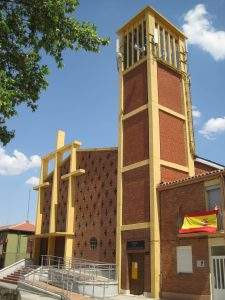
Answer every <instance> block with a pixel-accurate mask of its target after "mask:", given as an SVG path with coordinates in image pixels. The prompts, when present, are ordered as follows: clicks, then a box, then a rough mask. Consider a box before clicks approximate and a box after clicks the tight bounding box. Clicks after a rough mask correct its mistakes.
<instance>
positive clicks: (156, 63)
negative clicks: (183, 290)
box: [117, 7, 194, 298]
mask: <svg viewBox="0 0 225 300" xmlns="http://www.w3.org/2000/svg"><path fill="white" fill-rule="evenodd" d="M118 40H119V42H118V49H117V52H118V61H119V83H120V102H119V141H118V144H119V146H118V147H119V148H118V191H117V266H118V276H119V285H120V291H121V292H124V293H132V294H142V293H144V294H146V295H151V297H154V298H159V293H160V232H159V216H158V215H159V214H158V210H159V206H158V199H157V186H158V184H159V183H160V182H163V181H170V180H176V179H179V178H183V177H186V176H192V175H194V138H193V129H192V114H191V101H190V94H189V77H188V73H187V50H186V37H185V36H184V34H183V33H182V32H181V31H180V30H179V29H178V28H176V27H175V26H174V25H173V24H171V23H170V22H169V21H168V20H167V19H166V18H164V17H162V16H161V15H160V14H159V13H158V12H156V11H155V10H154V9H153V8H151V7H146V8H145V9H143V10H142V11H141V12H139V13H138V14H137V15H136V16H135V17H134V18H132V19H131V20H130V21H129V22H127V23H126V24H125V25H124V26H123V27H122V28H121V29H119V31H118Z"/></svg>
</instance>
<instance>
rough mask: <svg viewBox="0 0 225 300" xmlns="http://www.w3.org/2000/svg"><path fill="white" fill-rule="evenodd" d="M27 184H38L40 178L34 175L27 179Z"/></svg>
mask: <svg viewBox="0 0 225 300" xmlns="http://www.w3.org/2000/svg"><path fill="white" fill-rule="evenodd" d="M26 183H27V184H29V185H32V186H36V185H38V184H39V178H38V177H35V176H32V177H30V178H28V179H27V181H26Z"/></svg>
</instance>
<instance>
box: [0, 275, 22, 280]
mask: <svg viewBox="0 0 225 300" xmlns="http://www.w3.org/2000/svg"><path fill="white" fill-rule="evenodd" d="M22 278H24V276H23V277H22V276H13V275H8V276H6V277H4V278H3V279H10V280H11V279H12V280H20V279H22Z"/></svg>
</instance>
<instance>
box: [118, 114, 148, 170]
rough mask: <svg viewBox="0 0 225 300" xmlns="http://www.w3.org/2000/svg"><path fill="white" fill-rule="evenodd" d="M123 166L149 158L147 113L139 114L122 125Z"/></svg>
mask: <svg viewBox="0 0 225 300" xmlns="http://www.w3.org/2000/svg"><path fill="white" fill-rule="evenodd" d="M123 127H124V128H123V142H124V152H123V160H124V166H127V165H129V164H133V163H136V162H139V161H142V160H145V159H148V156H149V143H148V140H149V139H148V135H149V130H148V112H147V110H146V111H143V112H140V113H138V114H136V115H134V116H132V117H130V118H128V119H126V120H124V123H123Z"/></svg>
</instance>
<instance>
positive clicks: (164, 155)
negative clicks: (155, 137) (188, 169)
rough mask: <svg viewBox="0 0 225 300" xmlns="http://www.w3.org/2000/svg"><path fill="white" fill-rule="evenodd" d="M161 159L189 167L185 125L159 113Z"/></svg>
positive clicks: (174, 118) (176, 119) (165, 114)
mask: <svg viewBox="0 0 225 300" xmlns="http://www.w3.org/2000/svg"><path fill="white" fill-rule="evenodd" d="M159 127H160V157H161V159H163V160H166V161H169V162H173V163H177V164H180V165H183V166H186V165H187V157H186V156H187V155H186V138H185V123H184V121H183V120H180V119H178V118H176V117H174V116H172V115H169V114H167V113H165V112H162V111H160V112H159Z"/></svg>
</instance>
